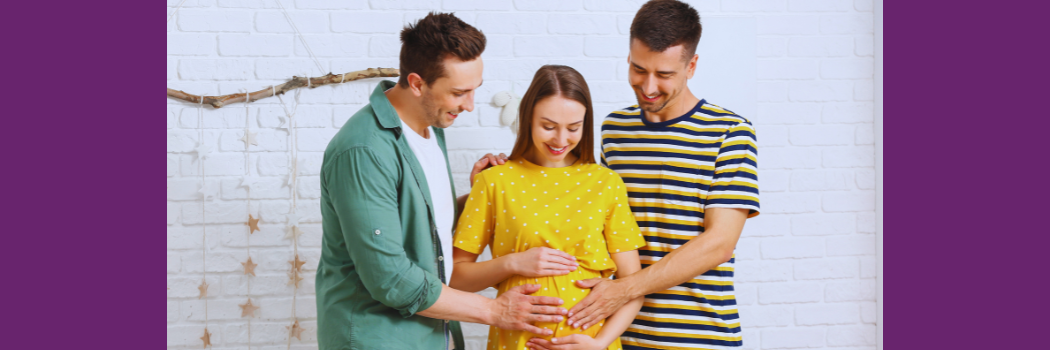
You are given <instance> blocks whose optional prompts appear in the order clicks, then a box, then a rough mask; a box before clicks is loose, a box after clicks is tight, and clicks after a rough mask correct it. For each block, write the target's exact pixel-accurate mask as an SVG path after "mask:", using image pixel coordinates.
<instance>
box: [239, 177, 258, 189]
mask: <svg viewBox="0 0 1050 350" xmlns="http://www.w3.org/2000/svg"><path fill="white" fill-rule="evenodd" d="M257 183H259V177H258V176H252V175H246V176H245V177H244V179H242V180H241V187H247V188H248V190H251V189H252V186H255V184H257Z"/></svg>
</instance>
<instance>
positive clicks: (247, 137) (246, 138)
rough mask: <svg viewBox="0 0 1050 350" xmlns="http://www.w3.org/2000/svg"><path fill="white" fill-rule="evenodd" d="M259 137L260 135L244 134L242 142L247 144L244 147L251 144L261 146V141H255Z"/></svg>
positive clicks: (247, 132)
mask: <svg viewBox="0 0 1050 350" xmlns="http://www.w3.org/2000/svg"><path fill="white" fill-rule="evenodd" d="M257 135H259V133H254V132H251V131H246V132H245V133H244V136H241V138H240V140H241V141H244V143H245V144H244V145H245V146H248V144H249V143H250V144H253V145H256V146H258V145H259V141H258V140H256V139H255V136H257Z"/></svg>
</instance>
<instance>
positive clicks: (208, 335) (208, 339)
mask: <svg viewBox="0 0 1050 350" xmlns="http://www.w3.org/2000/svg"><path fill="white" fill-rule="evenodd" d="M200 339H201V340H203V341H204V347H208V346H209V345H211V333H208V327H204V336H203V337H200Z"/></svg>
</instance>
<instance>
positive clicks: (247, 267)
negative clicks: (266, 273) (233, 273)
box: [241, 256, 259, 276]
mask: <svg viewBox="0 0 1050 350" xmlns="http://www.w3.org/2000/svg"><path fill="white" fill-rule="evenodd" d="M241 265H242V266H244V274H245V275H248V274H251V275H252V276H255V267H256V266H259V264H253V263H252V257H250V256H249V257H248V261H245V262H242V263H241Z"/></svg>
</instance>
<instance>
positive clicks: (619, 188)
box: [604, 170, 646, 254]
mask: <svg viewBox="0 0 1050 350" xmlns="http://www.w3.org/2000/svg"><path fill="white" fill-rule="evenodd" d="M608 171H609V173H611V174H612V175H611V176H609V181H608V182H609V186H608V188H607V190H608V191H610V192H611V193H609V195H608V197H606V198H608V201H607V202H608V203H609V204H608V205H607V206H606V208H607V209H606V214H605V232H604V233H605V242H606V245H607V246H608V247H607V248H608V249H609V253H610V254H616V253H621V252H626V251H630V250H635V249H638V248H641V247H644V246H645V244H646V243H645V237H642V231H641V230H640V229H638V223H637V222H636V221H634V213H632V212H631V206H630V204H629V202H628V201H627V186H626V185H624V183H623V180H622V179H620V176H619V175H617V174H616V173H615V172H613V171H612V170H608Z"/></svg>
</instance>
